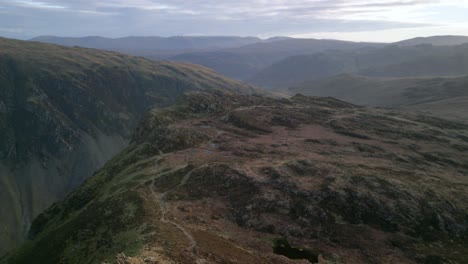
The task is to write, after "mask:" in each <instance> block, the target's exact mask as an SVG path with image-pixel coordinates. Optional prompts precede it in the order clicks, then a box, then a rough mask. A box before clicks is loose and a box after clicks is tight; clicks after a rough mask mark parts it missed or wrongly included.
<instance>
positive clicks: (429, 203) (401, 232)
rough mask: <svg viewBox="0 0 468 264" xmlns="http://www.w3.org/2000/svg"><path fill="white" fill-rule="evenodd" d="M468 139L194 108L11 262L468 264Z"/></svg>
mask: <svg viewBox="0 0 468 264" xmlns="http://www.w3.org/2000/svg"><path fill="white" fill-rule="evenodd" d="M467 131H468V126H467V125H466V124H462V123H456V122H451V121H446V120H443V119H437V118H430V117H426V116H420V115H413V114H407V113H406V114H405V113H399V112H393V111H388V110H382V109H370V108H362V107H356V106H354V105H351V104H349V103H345V102H342V101H339V100H336V99H333V98H311V97H304V96H295V97H293V98H292V99H291V100H288V99H278V100H275V99H269V98H264V97H258V96H239V95H234V94H226V93H209V92H206V93H195V94H191V95H188V96H187V97H185V99H184V100H181V101H180V105H178V106H177V107H172V108H170V109H166V110H158V111H152V112H151V113H150V114H148V115H147V116H146V118H145V119H144V121H143V122H142V123H141V124H140V125H139V126H138V128H137V129H136V132H135V133H134V136H133V141H132V143H131V145H130V146H129V147H128V148H127V149H125V150H124V151H122V152H121V153H120V154H118V155H117V156H115V157H114V158H113V159H112V160H111V161H110V162H108V163H107V164H106V165H105V166H104V167H103V168H102V169H101V170H99V171H98V172H97V173H96V174H95V175H94V176H93V177H91V178H90V179H88V180H87V181H86V182H85V183H84V184H83V185H82V186H81V187H80V188H79V189H77V190H76V191H75V192H73V193H72V194H71V195H69V196H68V197H67V198H66V199H65V200H64V201H62V202H59V203H56V204H55V205H53V206H52V207H50V208H49V209H48V210H47V211H46V212H45V213H43V214H41V215H40V216H39V217H38V218H36V220H35V221H34V223H33V225H32V228H31V230H30V232H29V240H28V241H27V242H26V243H25V244H24V245H23V246H22V247H21V248H19V249H18V250H16V251H15V252H13V253H12V254H10V255H9V256H8V257H7V258H6V259H4V261H7V260H9V261H10V262H11V263H31V262H34V263H70V264H72V263H80V264H81V263H103V262H105V263H110V262H117V263H291V264H292V263H317V262H320V263H466V262H467V261H468V251H467V248H468V232H467V230H468V223H467V218H466V217H467V215H468V200H467V199H466V193H467V192H468V187H467V186H468V182H467V178H466V175H467V173H468V164H467V160H468V154H467V153H468V152H467V150H468V132H467ZM292 259H295V260H292Z"/></svg>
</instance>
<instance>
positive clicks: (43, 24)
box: [0, 0, 461, 38]
mask: <svg viewBox="0 0 468 264" xmlns="http://www.w3.org/2000/svg"><path fill="white" fill-rule="evenodd" d="M456 2H457V1H456V0H445V1H437V0H425V1H422V0H401V1H399V0H379V1H377V0H237V1H232V0H192V1H187V0H104V1H94V0H74V1H69V0H67V1H66V0H40V1H39V0H13V1H12V0H0V6H2V7H4V8H2V9H0V14H1V15H0V25H2V27H3V28H10V27H11V28H22V29H23V31H22V32H21V34H20V33H18V34H16V35H14V34H10V35H7V36H14V37H22V38H26V37H33V36H37V35H43V34H47V35H51V34H53V35H67V36H82V35H103V36H111V37H116V36H124V35H163V36H164V35H189V34H194V33H200V32H203V33H204V34H205V35H220V34H222V35H257V36H273V35H294V34H303V33H304V34H305V33H314V32H353V31H356V32H357V31H375V30H386V29H398V28H419V27H427V26H433V25H434V24H438V23H441V22H442V19H441V20H440V21H432V20H424V19H420V17H418V14H421V12H423V11H424V9H425V8H426V9H427V8H430V7H431V6H435V5H440V4H441V3H445V4H447V3H450V4H452V5H455V6H456V5H457V4H456ZM458 2H461V1H458ZM426 11H427V10H426ZM2 34H3V33H2Z"/></svg>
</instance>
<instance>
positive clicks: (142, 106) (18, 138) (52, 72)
mask: <svg viewBox="0 0 468 264" xmlns="http://www.w3.org/2000/svg"><path fill="white" fill-rule="evenodd" d="M0 87H1V89H0V208H1V209H0V225H1V227H2V228H1V229H0V253H3V252H4V251H5V250H7V249H11V248H12V247H13V246H14V245H15V244H16V243H18V242H19V241H21V239H22V238H24V237H25V235H26V232H27V230H28V228H29V225H30V223H31V220H32V219H33V218H34V217H35V216H37V215H38V214H39V213H40V212H41V211H42V210H43V209H45V208H46V207H48V206H49V205H50V204H51V203H52V202H54V201H56V200H57V199H59V198H62V197H64V196H65V195H66V194H67V193H68V192H69V191H71V190H72V189H74V188H75V187H76V186H78V185H79V184H81V183H82V182H83V180H84V179H86V177H88V176H90V175H91V174H92V173H93V171H95V170H96V169H98V168H100V167H101V166H102V165H103V164H104V163H105V162H106V161H107V160H108V159H109V158H111V157H112V156H113V155H115V154H116V153H118V152H119V151H120V150H121V149H123V148H124V147H125V146H126V145H127V143H128V140H129V137H130V135H131V131H132V130H133V129H134V127H135V125H136V124H137V122H138V120H139V119H140V118H141V116H142V115H143V114H144V113H145V112H146V111H147V110H148V109H150V108H153V107H155V106H156V107H157V106H167V105H170V104H172V103H174V102H175V99H176V98H177V97H178V96H179V95H180V94H182V93H184V92H186V91H193V90H229V91H236V92H245V93H250V92H252V88H250V87H247V86H244V85H243V84H241V83H239V82H236V81H232V80H229V79H226V78H224V77H221V76H219V75H217V74H215V73H214V72H212V71H211V70H208V69H206V68H202V67H198V66H195V65H189V64H180V63H170V62H155V61H150V60H146V59H142V58H136V57H130V56H126V55H121V54H118V53H113V52H102V51H97V50H91V49H82V48H66V47H61V46H56V45H51V44H41V43H38V42H25V41H17V40H9V39H3V38H0Z"/></svg>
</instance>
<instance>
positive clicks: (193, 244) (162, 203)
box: [150, 169, 205, 264]
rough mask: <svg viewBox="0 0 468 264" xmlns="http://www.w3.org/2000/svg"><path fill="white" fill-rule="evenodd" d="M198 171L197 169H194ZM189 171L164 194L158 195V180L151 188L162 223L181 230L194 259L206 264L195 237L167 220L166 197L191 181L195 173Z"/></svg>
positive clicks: (198, 262)
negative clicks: (156, 186)
mask: <svg viewBox="0 0 468 264" xmlns="http://www.w3.org/2000/svg"><path fill="white" fill-rule="evenodd" d="M194 170H196V169H194ZM194 170H192V171H189V172H188V173H187V174H186V175H185V176H184V177H183V178H182V180H181V181H180V183H179V184H178V185H176V186H174V187H173V188H171V189H169V190H167V191H165V192H163V193H159V194H158V193H156V192H155V190H154V188H153V186H154V183H155V180H156V179H157V178H155V179H154V180H153V184H152V185H151V186H150V187H151V188H150V189H151V193H152V194H153V196H154V198H155V200H157V201H158V203H159V207H160V209H161V217H160V219H159V220H160V221H161V222H163V223H166V224H170V225H173V226H175V227H176V228H177V229H179V230H180V231H181V232H182V233H183V234H184V235H185V237H186V238H187V240H188V241H189V243H190V253H191V254H192V256H193V258H194V259H195V261H196V263H197V264H205V260H204V259H202V258H200V256H199V254H198V248H197V241H195V239H194V238H193V236H192V235H191V234H190V233H189V232H188V231H187V229H186V228H184V227H183V226H182V225H180V224H178V223H176V222H174V221H172V220H170V219H167V218H166V212H167V209H166V196H167V194H168V193H169V192H170V191H172V190H174V189H176V188H178V187H180V186H182V185H185V184H186V183H187V181H188V180H189V179H190V176H191V175H192V172H193V171H194Z"/></svg>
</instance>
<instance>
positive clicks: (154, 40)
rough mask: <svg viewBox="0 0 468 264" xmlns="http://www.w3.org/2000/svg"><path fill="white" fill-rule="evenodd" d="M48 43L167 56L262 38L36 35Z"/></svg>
mask: <svg viewBox="0 0 468 264" xmlns="http://www.w3.org/2000/svg"><path fill="white" fill-rule="evenodd" d="M32 40H33V41H40V42H44V43H52V44H59V45H64V46H78V47H85V48H94V49H102V50H111V51H118V52H122V53H127V54H131V55H139V56H145V57H148V58H156V59H159V58H166V57H168V56H173V55H176V54H178V53H181V52H187V51H196V50H212V49H224V48H233V47H240V46H244V45H248V44H252V43H256V42H260V41H262V40H261V39H259V38H254V37H235V36H233V37H228V36H226V37H224V36H219V37H190V36H179V37H167V38H165V37H124V38H104V37H97V36H92V37H76V38H73V37H56V36H40V37H37V38H34V39H32Z"/></svg>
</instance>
